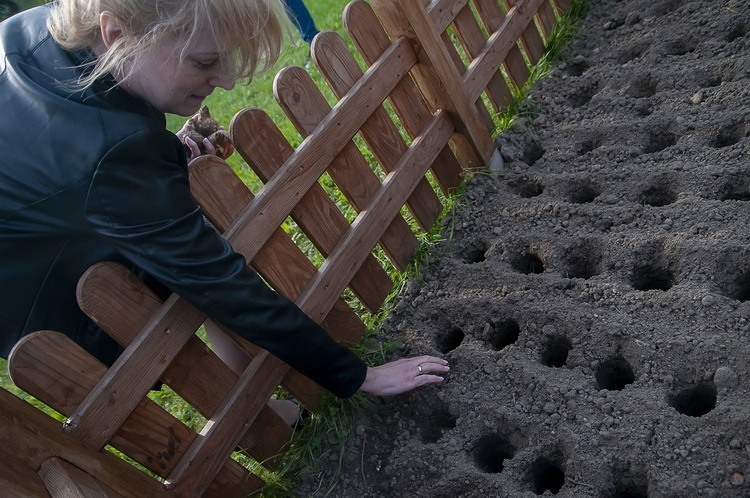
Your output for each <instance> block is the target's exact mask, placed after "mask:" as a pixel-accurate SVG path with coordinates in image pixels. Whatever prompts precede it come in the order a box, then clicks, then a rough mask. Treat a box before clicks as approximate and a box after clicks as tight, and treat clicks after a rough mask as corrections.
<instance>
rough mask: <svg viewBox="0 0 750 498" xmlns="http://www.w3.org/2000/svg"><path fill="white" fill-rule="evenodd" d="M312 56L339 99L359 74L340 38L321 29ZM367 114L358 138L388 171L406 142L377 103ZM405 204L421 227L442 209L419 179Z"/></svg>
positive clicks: (356, 79)
mask: <svg viewBox="0 0 750 498" xmlns="http://www.w3.org/2000/svg"><path fill="white" fill-rule="evenodd" d="M312 54H313V57H314V58H315V62H316V64H317V65H318V67H319V68H320V71H321V74H322V75H323V77H324V78H325V79H326V82H327V83H328V86H329V87H330V88H331V90H332V91H333V93H334V94H335V95H336V96H337V97H338V98H342V97H343V96H344V95H345V94H346V92H348V91H349V90H350V89H351V88H352V87H353V86H354V84H355V83H356V82H357V81H358V80H359V79H360V78H361V77H362V71H361V69H359V66H358V65H357V62H356V61H355V60H354V57H353V56H352V54H351V52H349V49H348V48H347V47H346V44H345V43H344V41H343V40H342V39H341V37H340V36H339V35H338V34H336V33H333V32H332V31H328V32H323V33H321V34H320V35H319V36H317V37H316V38H315V41H314V42H313V50H312ZM368 112H369V113H370V117H369V118H368V119H367V121H365V123H364V124H363V125H362V128H361V129H360V133H361V135H362V138H363V139H364V140H365V142H366V143H367V144H368V146H369V149H370V151H371V152H372V153H373V155H374V156H375V158H376V159H377V161H378V162H379V163H380V165H381V167H382V168H383V171H385V173H386V174H387V173H390V172H391V171H393V169H394V168H395V165H396V163H397V162H398V161H399V159H400V158H401V157H402V156H403V155H404V153H405V152H406V150H407V145H406V144H405V143H404V140H403V138H402V137H401V135H400V134H399V132H398V130H397V129H396V126H395V125H394V124H393V121H391V119H390V117H389V116H388V113H387V112H386V110H385V109H384V108H383V106H382V105H380V103H378V105H376V106H372V107H371V108H369V109H368ZM406 206H407V207H408V208H409V210H410V211H411V212H412V214H413V215H414V219H415V220H416V221H417V223H419V226H420V227H421V228H422V229H423V230H429V229H430V228H431V227H432V225H434V224H435V221H436V220H437V217H438V215H439V214H440V212H441V211H442V204H441V203H440V201H439V200H438V198H437V196H436V195H435V192H434V191H433V190H432V187H431V186H430V184H429V182H428V181H427V180H426V179H422V180H420V181H419V182H418V183H417V185H416V187H415V189H414V192H413V193H412V194H411V195H410V196H409V198H408V199H407V200H406Z"/></svg>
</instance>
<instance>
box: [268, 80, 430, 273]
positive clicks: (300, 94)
mask: <svg viewBox="0 0 750 498" xmlns="http://www.w3.org/2000/svg"><path fill="white" fill-rule="evenodd" d="M290 73H291V74H290ZM314 85H315V84H314V83H313V82H312V79H311V78H310V75H309V74H308V73H307V72H306V71H305V70H304V69H302V68H299V67H288V68H285V69H282V70H281V71H280V72H279V73H278V74H277V75H276V79H275V80H274V92H275V94H276V100H277V101H278V103H279V105H280V106H281V108H282V109H283V110H284V113H285V114H286V115H287V117H288V118H289V119H290V121H291V122H292V123H293V124H294V126H295V128H296V129H297V131H298V132H299V133H300V134H301V135H302V136H303V137H307V136H308V135H309V134H310V132H311V131H312V130H313V129H314V128H315V126H317V125H318V123H320V121H322V120H323V119H324V118H325V116H326V115H327V114H328V113H329V112H330V111H331V107H330V105H329V104H328V101H327V100H326V99H325V97H324V96H323V95H322V94H321V93H320V92H319V91H311V90H309V89H310V87H311V86H312V87H314V88H315V90H317V87H315V86H314ZM327 171H328V174H329V175H330V176H331V178H332V179H333V181H334V182H336V185H337V186H338V187H339V189H341V191H342V192H343V193H344V195H345V196H346V198H347V200H348V201H349V202H350V203H351V204H352V206H354V208H355V210H356V211H357V212H359V211H361V210H362V207H363V206H365V205H366V204H367V202H368V201H369V199H370V198H371V197H372V195H373V194H374V193H375V191H376V190H377V189H378V187H380V181H379V180H378V178H377V176H376V175H375V173H374V172H373V171H372V170H371V169H370V166H369V165H368V164H367V161H365V159H364V157H362V153H361V152H360V150H359V148H358V147H357V146H356V145H355V144H354V142H349V143H347V144H346V146H345V147H344V149H343V150H342V151H341V153H340V154H339V155H338V156H336V159H334V161H333V162H332V163H331V165H330V166H329V167H328V170H327ZM380 245H381V247H382V248H383V250H384V251H385V253H386V254H387V255H388V257H389V258H390V260H391V261H392V262H393V264H394V266H396V268H398V269H399V270H401V271H403V270H405V269H406V267H407V266H408V264H409V261H410V260H411V257H412V256H413V255H414V252H415V251H416V250H417V248H418V247H419V241H418V240H417V238H416V236H415V235H414V233H413V232H412V231H411V228H409V225H408V224H407V223H406V221H405V220H404V218H403V217H402V216H401V215H400V214H399V215H398V216H397V217H396V218H395V219H394V220H393V223H391V224H390V225H388V227H387V228H386V229H385V231H384V232H383V236H382V237H381V238H380Z"/></svg>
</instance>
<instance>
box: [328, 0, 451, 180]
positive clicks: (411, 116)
mask: <svg viewBox="0 0 750 498" xmlns="http://www.w3.org/2000/svg"><path fill="white" fill-rule="evenodd" d="M343 17H344V27H345V28H346V31H347V33H348V34H349V37H350V38H351V39H352V41H353V42H354V44H355V45H356V47H357V50H358V51H359V53H360V54H361V55H362V57H363V59H364V60H365V62H366V63H367V64H368V65H369V66H372V64H373V63H374V62H375V61H376V60H377V59H378V57H380V55H381V54H382V53H383V52H385V50H386V49H387V48H388V46H389V45H390V43H391V41H390V40H389V39H388V35H387V34H386V32H385V31H383V28H382V27H381V26H380V22H379V20H378V18H377V17H376V16H375V12H374V11H373V10H372V7H371V6H370V4H369V3H367V2H365V1H364V0H357V1H355V2H352V3H350V4H349V5H347V7H346V9H344V14H343ZM388 99H389V101H390V103H391V105H392V106H393V110H394V112H395V113H396V115H397V116H398V118H399V119H400V120H401V123H402V124H403V125H404V128H405V129H406V131H407V133H408V134H409V136H410V137H411V138H412V139H414V137H416V136H418V135H419V134H420V133H421V132H422V130H423V129H424V127H425V126H426V125H427V123H428V122H429V120H430V118H432V113H431V112H430V111H429V109H428V108H427V105H426V103H425V102H424V100H423V98H422V95H421V94H420V93H419V89H417V87H416V85H415V84H414V81H413V80H412V79H411V78H404V79H402V80H401V81H400V82H399V84H398V85H396V88H394V89H393V92H391V94H390V96H389V97H388ZM431 171H432V175H433V177H434V178H435V180H436V181H437V183H438V184H439V185H440V188H441V189H442V190H443V192H444V193H445V194H449V193H450V192H451V191H453V190H454V189H456V188H458V186H459V185H460V184H461V165H460V164H459V163H458V161H457V160H456V157H455V156H454V155H453V152H452V151H451V150H450V147H448V146H445V147H443V148H442V149H441V150H440V153H439V154H438V157H437V159H436V160H435V163H434V164H433V165H432V168H431Z"/></svg>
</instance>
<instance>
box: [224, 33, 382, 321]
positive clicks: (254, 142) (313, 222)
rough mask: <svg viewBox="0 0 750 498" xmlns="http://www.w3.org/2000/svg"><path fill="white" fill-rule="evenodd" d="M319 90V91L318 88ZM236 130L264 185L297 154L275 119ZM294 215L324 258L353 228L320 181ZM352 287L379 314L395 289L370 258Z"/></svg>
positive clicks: (248, 160) (363, 301) (295, 207)
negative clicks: (348, 230) (246, 132)
mask: <svg viewBox="0 0 750 498" xmlns="http://www.w3.org/2000/svg"><path fill="white" fill-rule="evenodd" d="M316 39H317V36H316ZM287 74H288V73H287ZM281 76H282V73H280V74H279V75H277V76H276V79H277V80H278V78H279V77H281ZM313 88H315V87H314V85H313ZM315 90H316V91H317V88H315ZM300 98H304V97H300ZM244 116H245V117H246V119H247V118H248V117H250V116H256V117H258V116H257V115H255V114H247V113H246V114H244ZM250 126H251V127H252V130H253V133H252V135H242V134H241V133H242V132H241V131H240V130H248V129H249V127H250ZM234 129H235V130H237V132H238V133H240V135H237V137H236V138H237V140H238V142H237V143H241V144H243V147H244V150H245V151H247V153H246V155H245V156H243V157H244V158H245V160H246V161H247V163H248V164H249V165H250V167H252V168H253V170H254V171H255V173H256V174H257V175H258V177H259V178H260V179H261V180H262V181H263V182H268V181H269V180H270V179H271V177H272V176H273V175H274V174H275V173H276V171H278V169H279V167H280V166H281V165H282V164H283V163H284V162H285V161H286V160H287V159H289V158H290V157H291V156H292V154H293V153H294V148H292V146H291V145H289V142H287V140H286V139H285V138H284V135H283V134H282V133H281V131H279V129H278V127H277V126H276V124H275V123H274V122H273V121H272V120H271V119H266V120H260V121H257V122H254V123H252V125H247V126H244V127H241V128H240V127H235V128H234ZM290 214H291V216H292V218H294V220H295V221H296V222H297V224H298V225H299V227H300V229H301V230H302V231H303V232H304V233H305V234H306V235H307V236H308V238H309V239H310V240H311V241H312V242H313V244H314V245H315V247H317V248H318V250H319V251H320V252H321V253H322V254H323V256H324V257H325V256H328V254H330V253H331V251H332V250H333V248H334V247H335V246H336V244H337V243H338V241H339V239H340V238H341V236H342V235H343V233H344V232H346V230H347V229H348V228H349V222H348V221H347V220H346V218H345V217H344V215H343V214H342V213H341V211H339V208H338V207H337V206H336V204H335V203H334V202H333V200H332V199H331V198H330V197H329V196H328V194H327V193H326V191H325V189H323V187H322V186H321V185H320V184H319V183H317V182H315V183H313V184H312V185H311V186H310V188H309V189H308V190H307V191H306V192H304V193H300V198H299V199H298V202H297V204H296V205H295V206H294V207H293V208H292V209H291V212H290ZM350 288H351V290H352V292H354V294H355V295H356V296H357V298H358V299H359V300H360V301H361V302H362V304H364V305H365V307H367V309H368V310H370V311H371V312H372V313H376V312H377V311H378V310H379V309H380V307H381V305H382V304H383V302H385V299H386V298H387V297H388V294H390V292H391V290H392V289H393V282H392V281H391V279H390V277H389V276H388V273H387V272H386V271H385V270H384V269H383V268H382V267H381V266H380V264H379V263H378V261H377V259H376V258H375V257H374V256H372V255H370V257H369V258H367V261H365V264H364V265H363V267H362V268H361V269H360V271H359V272H358V273H357V275H355V277H354V278H353V279H352V281H351V283H350Z"/></svg>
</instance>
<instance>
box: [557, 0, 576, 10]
mask: <svg viewBox="0 0 750 498" xmlns="http://www.w3.org/2000/svg"><path fill="white" fill-rule="evenodd" d="M553 2H554V3H555V7H557V9H558V10H559V11H560V12H561V13H565V12H567V11H569V10H570V7H572V6H573V0H553Z"/></svg>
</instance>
